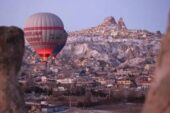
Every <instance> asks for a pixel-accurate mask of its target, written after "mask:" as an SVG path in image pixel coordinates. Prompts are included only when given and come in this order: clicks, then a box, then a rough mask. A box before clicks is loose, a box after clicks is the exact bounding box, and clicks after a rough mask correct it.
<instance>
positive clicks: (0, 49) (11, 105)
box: [0, 27, 26, 113]
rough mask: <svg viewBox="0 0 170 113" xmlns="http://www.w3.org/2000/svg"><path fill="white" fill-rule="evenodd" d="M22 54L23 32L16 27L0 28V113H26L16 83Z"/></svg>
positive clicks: (22, 98)
mask: <svg viewBox="0 0 170 113" xmlns="http://www.w3.org/2000/svg"><path fill="white" fill-rule="evenodd" d="M23 54H24V33H23V31H22V30H21V29H19V28H17V27H0V113H26V109H25V104H24V97H23V95H22V93H21V91H20V87H19V84H18V81H17V73H18V71H19V70H20V67H21V63H22V57H23Z"/></svg>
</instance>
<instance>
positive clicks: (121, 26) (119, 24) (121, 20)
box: [117, 18, 127, 30]
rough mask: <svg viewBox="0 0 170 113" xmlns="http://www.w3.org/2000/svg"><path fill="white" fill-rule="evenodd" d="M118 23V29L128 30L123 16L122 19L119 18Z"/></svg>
mask: <svg viewBox="0 0 170 113" xmlns="http://www.w3.org/2000/svg"><path fill="white" fill-rule="evenodd" d="M117 24H118V25H117V27H118V30H126V29H127V28H126V25H125V22H124V20H123V18H120V19H119V20H118V23H117Z"/></svg>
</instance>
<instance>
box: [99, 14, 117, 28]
mask: <svg viewBox="0 0 170 113" xmlns="http://www.w3.org/2000/svg"><path fill="white" fill-rule="evenodd" d="M102 25H104V26H110V25H116V20H115V18H114V17H112V16H109V17H106V18H105V19H104V21H103V23H102Z"/></svg>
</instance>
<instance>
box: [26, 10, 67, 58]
mask: <svg viewBox="0 0 170 113" xmlns="http://www.w3.org/2000/svg"><path fill="white" fill-rule="evenodd" d="M24 33H25V38H26V40H27V41H28V43H29V44H30V45H31V46H32V47H33V49H34V50H35V51H36V53H37V54H38V55H39V56H40V57H41V58H42V59H43V61H46V60H47V59H48V57H49V56H50V55H52V54H53V55H57V54H58V53H59V52H60V51H61V50H62V48H63V47H64V45H65V43H66V40H67V33H66V31H65V30H64V25H63V22H62V21H61V19H60V18H59V17H58V16H56V15H55V14H52V13H36V14H33V15H32V16H30V17H29V18H28V19H27V21H26V24H25V26H24Z"/></svg>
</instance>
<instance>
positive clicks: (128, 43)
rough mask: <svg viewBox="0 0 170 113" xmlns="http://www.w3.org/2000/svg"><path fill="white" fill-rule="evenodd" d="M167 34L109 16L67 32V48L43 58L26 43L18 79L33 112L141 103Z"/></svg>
mask: <svg viewBox="0 0 170 113" xmlns="http://www.w3.org/2000/svg"><path fill="white" fill-rule="evenodd" d="M162 36H163V34H162V33H161V32H160V31H157V32H155V33H153V32H149V31H147V30H136V29H135V30H134V29H128V28H127V26H126V24H125V22H124V19H123V18H120V19H119V20H118V21H116V20H115V19H114V17H112V16H110V17H107V18H105V19H104V21H103V22H102V23H101V24H99V25H98V26H96V27H92V28H89V29H83V30H80V31H75V32H68V39H67V43H66V45H65V47H64V49H63V50H62V51H61V52H60V53H59V54H58V55H57V56H56V57H52V56H51V57H50V58H49V59H48V61H47V62H42V61H41V59H40V58H39V56H38V55H37V54H36V53H35V52H34V51H33V49H32V48H31V47H30V45H29V44H27V45H26V47H25V55H24V61H23V64H22V69H21V71H20V73H19V78H18V80H19V83H20V85H21V87H22V90H23V92H24V96H25V101H26V105H27V107H28V109H29V113H55V112H59V111H65V110H69V108H71V107H90V106H96V105H104V104H113V103H119V102H143V101H144V99H145V95H146V93H147V91H148V88H149V86H150V83H151V81H152V80H153V79H152V75H153V72H154V69H155V62H156V59H157V56H158V51H159V47H160V39H161V37H162Z"/></svg>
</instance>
